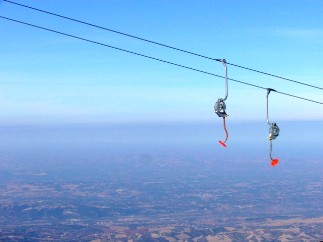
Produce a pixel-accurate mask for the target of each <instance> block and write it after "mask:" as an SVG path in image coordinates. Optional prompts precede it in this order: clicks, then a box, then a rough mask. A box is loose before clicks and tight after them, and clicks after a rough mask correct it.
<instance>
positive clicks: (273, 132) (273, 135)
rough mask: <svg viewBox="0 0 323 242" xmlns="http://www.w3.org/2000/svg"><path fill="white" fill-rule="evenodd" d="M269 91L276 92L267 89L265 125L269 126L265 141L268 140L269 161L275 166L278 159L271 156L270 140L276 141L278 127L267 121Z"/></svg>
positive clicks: (271, 146)
mask: <svg viewBox="0 0 323 242" xmlns="http://www.w3.org/2000/svg"><path fill="white" fill-rule="evenodd" d="M271 91H274V92H276V90H274V89H272V88H267V123H268V125H269V135H268V137H267V139H269V141H270V152H269V157H270V160H271V163H270V164H271V165H272V166H276V165H277V164H278V163H279V159H277V158H275V159H273V158H272V156H271V153H272V149H273V145H272V140H274V139H276V138H277V137H278V135H279V127H278V125H277V124H276V123H270V122H269V119H268V96H269V94H270V92H271Z"/></svg>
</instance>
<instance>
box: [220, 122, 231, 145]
mask: <svg viewBox="0 0 323 242" xmlns="http://www.w3.org/2000/svg"><path fill="white" fill-rule="evenodd" d="M223 128H224V131H225V134H226V137H225V140H224V141H222V140H219V143H220V145H222V146H223V147H224V148H226V147H227V145H226V144H225V142H227V140H228V138H229V134H228V131H227V127H226V126H225V117H223Z"/></svg>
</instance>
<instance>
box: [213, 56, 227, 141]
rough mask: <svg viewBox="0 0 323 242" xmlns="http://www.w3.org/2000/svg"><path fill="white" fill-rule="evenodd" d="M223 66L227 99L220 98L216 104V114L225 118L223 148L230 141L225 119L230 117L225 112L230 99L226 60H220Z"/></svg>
mask: <svg viewBox="0 0 323 242" xmlns="http://www.w3.org/2000/svg"><path fill="white" fill-rule="evenodd" d="M220 61H221V62H222V63H223V65H224V72H225V97H224V98H219V99H218V101H217V102H216V103H215V104H214V111H215V113H216V114H217V115H218V116H219V117H220V118H223V128H224V131H225V133H226V138H225V141H221V140H220V141H219V143H220V144H221V145H222V146H223V147H226V144H225V142H226V141H227V140H228V137H229V135H228V131H227V128H226V125H225V118H226V117H228V116H229V115H228V114H227V113H226V112H225V110H226V105H225V102H224V101H225V100H226V99H227V98H228V69H227V62H226V60H225V59H221V60H220Z"/></svg>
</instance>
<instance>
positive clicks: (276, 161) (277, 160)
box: [269, 140, 279, 166]
mask: <svg viewBox="0 0 323 242" xmlns="http://www.w3.org/2000/svg"><path fill="white" fill-rule="evenodd" d="M272 150H273V145H272V140H270V152H269V157H270V159H271V163H270V164H271V166H276V165H277V164H278V163H279V159H277V158H275V159H273V157H272V156H271V153H272Z"/></svg>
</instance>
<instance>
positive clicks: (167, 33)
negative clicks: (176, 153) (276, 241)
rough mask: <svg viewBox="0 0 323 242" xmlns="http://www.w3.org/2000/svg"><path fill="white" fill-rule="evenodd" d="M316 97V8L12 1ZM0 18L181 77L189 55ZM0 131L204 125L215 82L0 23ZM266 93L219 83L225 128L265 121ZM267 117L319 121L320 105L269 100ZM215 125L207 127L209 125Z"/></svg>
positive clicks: (13, 13)
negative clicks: (8, 127) (1, 127)
mask: <svg viewBox="0 0 323 242" xmlns="http://www.w3.org/2000/svg"><path fill="white" fill-rule="evenodd" d="M15 1H17V2H19V3H23V4H27V5H30V6H34V7H37V8H41V9H44V10H48V11H52V12H55V13H59V14H62V15H66V16H70V17H73V18H77V19H80V20H84V21H88V22H91V23H94V24H97V25H101V26H105V27H107V28H112V29H115V30H119V31H123V32H126V33H129V34H133V35H137V36H141V37H143V38H147V39H151V40H155V41H158V42H162V43H165V44H168V45H172V46H176V47H179V48H183V49H186V50H190V51H194V52H197V53H201V54H204V55H207V56H211V57H214V58H226V59H227V61H228V62H231V63H235V64H239V65H242V66H247V67H251V68H255V69H259V70H263V71H266V72H270V73H273V74H277V75H282V76H284V77H288V78H292V79H295V80H299V81H302V82H306V83H311V84H314V85H318V86H321V87H322V86H323V17H322V12H323V1H318V0H317V1H314V0H306V1H305V0H304V1H301V0H299V1H295V0H290V1H281V0H280V1H244V0H243V1H184V0H183V1H117V0H115V1H102V0H100V1H99V0H96V1H85V0H77V1H76V0H69V1H64V0H46V1H31V0H29V1H24V0H15ZM0 15H2V16H6V17H10V18H14V19H18V20H22V21H26V22H29V23H33V24H37V25H40V26H44V27H48V28H52V29H55V30H59V31H62V32H66V33H69V34H74V35H78V36H81V37H84V38H89V39H92V40H95V41H99V42H102V43H106V44H109V45H114V46H117V47H120V48H125V49H128V50H131V51H135V52H140V53H142V54H146V55H151V56H154V57H157V58H162V59H165V60H168V61H172V62H176V63H180V64H183V65H188V66H192V67H194V68H199V69H202V70H205V71H208V72H213V73H215V74H218V75H223V74H224V69H223V66H222V64H221V63H219V62H212V61H208V60H204V59H201V58H198V57H194V56H189V55H186V54H182V53H177V52H175V51H171V50H167V49H165V48H162V47H158V46H154V45H151V44H147V43H144V42H141V41H138V40H134V39H130V38H127V37H122V36H118V35H116V34H112V33H109V32H106V31H103V30H98V29H94V28H91V27H87V26H84V25H80V24H77V23H72V22H68V21H66V20H62V19H59V18H56V17H52V16H48V15H45V14H42V13H37V12H34V11H31V10H28V9H24V8H21V7H17V6H14V5H12V4H9V3H6V2H3V1H0ZM0 36H1V38H0V53H1V54H0V63H1V65H0V123H1V124H8V123H10V124H15V123H17V124H18V123H19V124H21V123H28V124H30V123H34V124H38V123H49V124H53V123H54V124H55V123H98V122H99V123H105V122H155V121H157V122H160V121H162V122H164V121H165V122H175V121H176V122H180V121H187V122H190V121H210V122H212V121H214V120H215V119H217V117H216V116H215V114H214V110H213V105H214V103H215V101H216V100H217V99H218V98H219V97H223V96H224V80H223V79H220V78H216V77H212V76H207V75H203V74H200V73H195V72H192V71H189V70H185V69H181V68H177V67H173V66H170V65H167V64H163V63H159V62H155V61H152V60H149V59H145V58H141V57H137V56H132V55H129V54H126V53H122V52H119V51H116V50H113V49H109V48H105V47H102V46H97V45H93V44H90V43H86V42H83V41H79V40H75V39H71V38H68V37H65V36H60V35H57V34H53V33H49V32H45V31H42V30H39V29H34V28H31V27H27V26H23V25H19V24H16V23H12V22H9V21H6V20H2V19H0ZM228 74H229V77H231V78H234V79H238V80H241V81H246V82H250V83H253V84H256V85H260V86H264V87H271V88H275V89H277V90H279V91H282V92H288V93H292V94H295V95H299V96H303V97H307V98H311V99H317V100H318V101H321V102H322V101H323V95H322V94H323V92H322V91H320V90H315V89H312V88H308V87H304V86H300V85H297V84H293V83H289V82H286V81H282V80H279V79H275V78H270V77H267V76H263V75H260V74H256V73H252V72H249V71H245V70H241V69H238V68H236V67H232V66H229V67H228ZM265 97H266V92H265V91H264V90H260V89H255V88H253V87H249V86H244V85H241V84H238V83H233V82H230V83H229V97H228V100H227V102H226V103H227V112H228V113H229V115H230V117H229V118H230V120H232V121H239V120H264V119H265V114H266V110H265V107H266V106H265V105H266V99H265ZM270 116H271V118H272V119H273V120H274V121H277V122H278V121H279V120H323V105H319V104H314V103H310V102H305V101H302V100H298V99H294V98H290V97H287V96H282V95H279V94H276V93H273V94H271V95H270ZM217 121H218V120H217Z"/></svg>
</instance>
